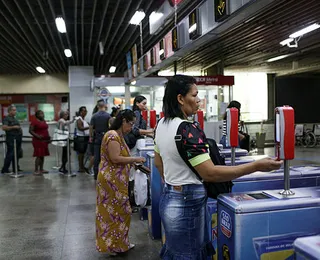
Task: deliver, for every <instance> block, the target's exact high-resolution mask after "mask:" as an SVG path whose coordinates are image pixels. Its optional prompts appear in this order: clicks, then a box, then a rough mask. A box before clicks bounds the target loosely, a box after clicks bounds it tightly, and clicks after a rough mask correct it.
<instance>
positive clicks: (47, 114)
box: [38, 104, 54, 121]
mask: <svg viewBox="0 0 320 260" xmlns="http://www.w3.org/2000/svg"><path fill="white" fill-rule="evenodd" d="M38 109H39V110H42V111H43V113H44V118H45V120H46V121H54V106H53V104H38Z"/></svg>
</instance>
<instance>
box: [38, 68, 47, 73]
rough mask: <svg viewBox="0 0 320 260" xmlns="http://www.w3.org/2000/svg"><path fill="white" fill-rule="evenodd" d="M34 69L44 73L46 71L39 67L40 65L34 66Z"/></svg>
mask: <svg viewBox="0 0 320 260" xmlns="http://www.w3.org/2000/svg"><path fill="white" fill-rule="evenodd" d="M36 70H37V71H38V72H39V73H46V71H45V70H44V69H43V68H41V67H36Z"/></svg>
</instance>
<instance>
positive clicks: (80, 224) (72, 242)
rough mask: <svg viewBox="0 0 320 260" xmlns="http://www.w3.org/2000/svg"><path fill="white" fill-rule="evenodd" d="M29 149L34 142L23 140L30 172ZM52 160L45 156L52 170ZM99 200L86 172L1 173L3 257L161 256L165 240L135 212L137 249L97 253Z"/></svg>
mask: <svg viewBox="0 0 320 260" xmlns="http://www.w3.org/2000/svg"><path fill="white" fill-rule="evenodd" d="M30 151H32V147H31V145H30V144H24V156H25V158H23V159H22V160H21V163H20V165H21V168H22V169H24V170H25V171H26V172H29V173H31V172H32V170H33V159H32V158H31V155H30V154H28V153H30ZM51 151H54V148H52V149H51ZM0 156H3V155H2V154H0ZM0 158H2V157H0ZM54 159H55V157H54V156H52V157H48V158H47V161H46V169H48V170H49V169H52V166H54V165H55V161H54ZM73 168H74V169H75V170H76V169H77V168H76V167H73ZM95 200H96V196H95V185H94V180H93V178H92V177H90V176H87V175H86V174H78V176H77V177H64V176H60V175H59V174H57V173H56V170H53V171H52V172H50V174H47V175H45V176H44V177H34V176H33V175H32V174H25V176H24V177H23V178H19V179H12V178H9V177H8V176H4V175H1V174H0V260H9V259H10V260H22V259H23V260H26V259H28V260H29V259H30V260H38V259H39V260H46V259H55V260H58V259H59V260H60V259H64V260H95V259H139V260H140V259H142V260H143V259H159V256H158V255H159V251H160V248H161V242H160V241H154V240H152V239H150V238H149V235H148V227H147V222H146V221H140V220H139V218H138V215H137V213H135V214H133V219H132V224H131V230H130V238H131V242H132V243H134V244H136V248H135V249H133V250H131V251H130V252H129V253H128V254H126V255H124V256H122V257H121V258H118V257H109V256H106V255H101V254H99V253H97V252H96V250H95V226H94V225H95V222H94V221H95V203H96V201H95Z"/></svg>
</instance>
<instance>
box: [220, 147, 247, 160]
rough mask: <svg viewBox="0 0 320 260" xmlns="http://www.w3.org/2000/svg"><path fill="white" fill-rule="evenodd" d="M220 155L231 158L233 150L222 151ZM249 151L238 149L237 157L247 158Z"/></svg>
mask: <svg viewBox="0 0 320 260" xmlns="http://www.w3.org/2000/svg"><path fill="white" fill-rule="evenodd" d="M220 154H221V155H223V156H224V157H226V158H227V157H231V149H228V148H227V149H222V150H220ZM247 155H248V151H247V150H244V149H240V148H236V157H241V156H247Z"/></svg>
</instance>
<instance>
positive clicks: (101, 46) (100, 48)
mask: <svg viewBox="0 0 320 260" xmlns="http://www.w3.org/2000/svg"><path fill="white" fill-rule="evenodd" d="M99 51H100V55H103V54H104V48H103V43H102V42H99Z"/></svg>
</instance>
